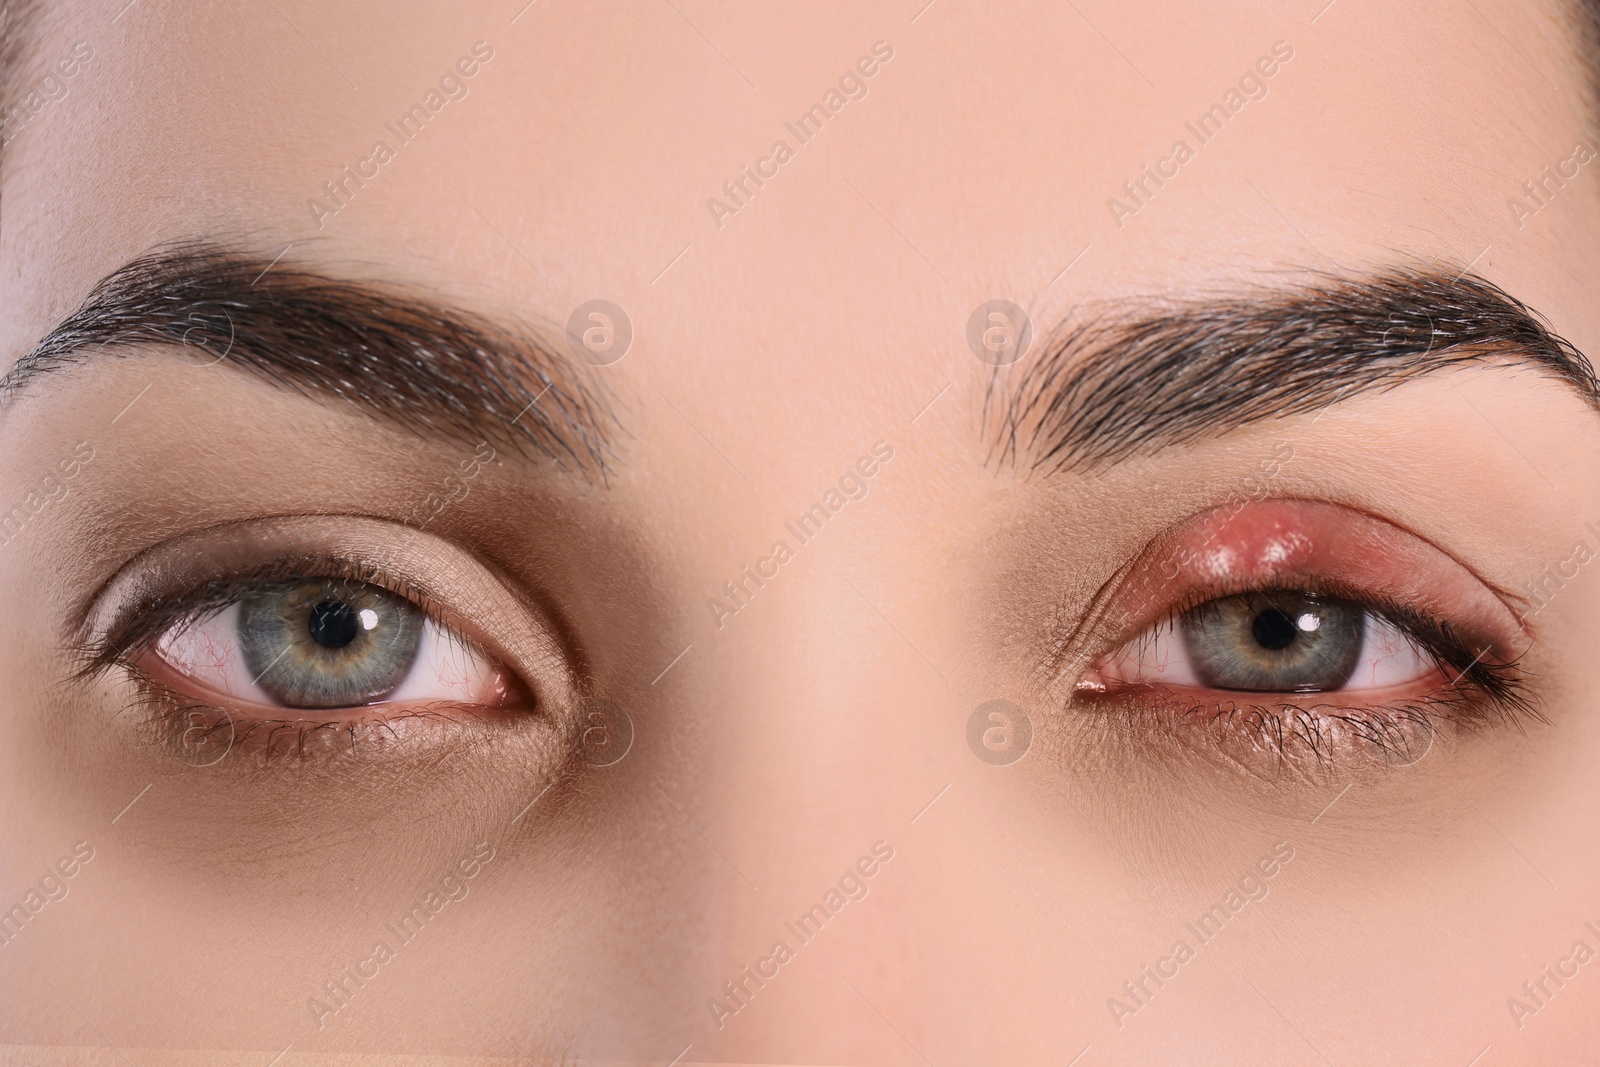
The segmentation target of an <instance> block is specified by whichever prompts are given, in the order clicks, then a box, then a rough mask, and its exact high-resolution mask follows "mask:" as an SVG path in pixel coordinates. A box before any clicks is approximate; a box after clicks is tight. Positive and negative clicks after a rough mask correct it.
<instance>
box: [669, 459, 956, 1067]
mask: <svg viewBox="0 0 1600 1067" xmlns="http://www.w3.org/2000/svg"><path fill="white" fill-rule="evenodd" d="M895 461H896V460H895V454H894V452H893V450H892V448H891V447H890V446H888V445H887V444H884V445H883V446H882V447H880V448H879V449H878V451H877V454H876V456H874V453H873V451H872V449H871V446H870V444H869V445H868V446H867V447H866V448H864V449H862V450H861V454H860V455H850V456H848V457H847V458H846V459H844V460H842V461H840V462H838V463H837V467H838V470H837V471H836V472H832V474H831V476H830V477H825V478H823V479H820V480H819V479H817V478H815V477H814V476H810V475H809V474H807V475H800V476H797V477H796V478H795V479H794V480H793V485H792V486H790V487H788V488H785V489H773V490H770V491H769V492H770V495H772V496H773V497H774V498H779V499H785V500H794V501H797V503H794V504H790V505H786V506H780V507H779V508H774V509H772V512H773V513H775V514H776V515H777V516H778V517H777V519H776V520H775V521H769V525H771V526H772V533H771V537H770V540H769V541H768V542H762V541H757V542H756V543H758V544H764V547H763V549H762V551H761V552H760V554H759V555H755V556H754V557H753V558H751V559H748V560H738V561H737V562H736V565H735V566H732V567H730V568H728V569H729V571H730V573H729V576H728V577H727V578H725V579H723V580H722V581H721V582H720V583H718V586H717V591H719V592H721V593H722V596H721V597H712V598H711V601H710V603H708V604H707V608H706V618H707V624H708V625H709V626H710V633H709V635H708V637H707V638H706V656H705V658H704V659H703V660H702V661H701V664H700V666H699V669H698V670H697V672H696V678H697V682H696V688H700V687H702V686H703V687H704V688H703V689H702V690H701V691H702V696H701V698H700V699H701V701H702V704H701V711H700V714H702V715H703V716H704V717H705V720H706V721H707V723H708V725H709V728H708V729H707V730H706V735H707V736H708V737H709V738H711V739H712V742H711V749H712V750H711V751H710V752H709V753H708V754H707V761H708V762H707V765H706V768H705V772H704V777H703V785H702V792H701V793H700V795H699V798H698V803H699V804H700V806H701V807H700V811H701V813H702V815H703V818H704V824H703V827H702V829H703V831H704V835H703V836H704V837H705V839H706V840H705V841H704V842H702V844H703V845H704V847H707V848H715V849H716V850H717V851H718V852H719V853H721V861H722V866H723V868H724V875H725V879H724V890H723V892H722V893H721V894H720V899H719V900H718V901H717V903H716V905H715V906H716V907H717V908H718V909H720V912H721V914H719V915H717V916H715V917H713V922H712V925H713V926H714V927H715V928H716V929H717V931H718V938H719V941H720V946H721V961H722V962H721V970H720V972H718V974H717V978H716V981H715V983H714V985H713V986H712V988H708V989H706V990H705V991H704V995H703V996H701V997H699V998H697V999H698V1000H699V1001H700V1002H701V1004H702V1005H703V1011H704V1015H703V1018H702V1019H701V1020H700V1023H701V1024H703V1025H704V1027H705V1028H706V1029H705V1031H704V1032H705V1033H706V1035H707V1038H708V1040H714V1041H716V1042H719V1043H718V1044H716V1045H713V1046H711V1047H713V1048H716V1049H717V1050H718V1051H719V1053H725V1054H731V1055H749V1056H752V1057H758V1056H761V1055H769V1054H770V1053H771V1052H772V1051H773V1050H775V1049H792V1050H794V1051H795V1053H796V1054H799V1055H802V1056H815V1055H819V1054H821V1053H822V1052H823V1051H825V1050H830V1049H831V1050H833V1055H834V1056H836V1057H837V1056H847V1057H851V1058H854V1059H856V1060H861V1058H862V1057H865V1058H866V1061H870V1062H896V1061H895V1060H894V1058H893V1057H895V1056H898V1055H899V1052H898V1051H894V1050H893V1049H892V1044H893V1042H896V1041H898V1038H896V1037H895V1034H894V1031H893V1029H892V1028H889V1027H885V1026H884V1024H883V1021H882V1020H881V1018H879V1017H878V1016H877V1014H876V1013H875V1011H874V1009H873V1008H872V1007H871V1005H870V1004H869V1003H867V1002H866V1001H864V1000H863V999H862V996H861V991H862V990H864V989H866V988H867V987H870V986H876V985H880V984H881V982H882V976H883V975H884V974H886V973H887V974H893V975H895V976H896V977H895V981H896V983H897V984H909V983H910V982H911V980H912V979H911V976H912V975H913V974H914V973H915V968H914V966H913V965H912V958H911V946H912V945H913V941H914V939H913V937H912V932H911V930H910V929H909V926H908V925H907V924H906V923H905V922H904V921H903V919H902V916H903V915H904V908H903V897H904V895H905V893H906V891H907V886H908V881H907V879H906V878H904V877H902V876H901V871H902V868H903V867H904V866H905V864H904V863H903V860H902V856H903V854H904V849H905V847H906V845H907V832H908V831H910V830H912V829H913V827H912V826H911V824H910V818H911V817H912V816H913V815H914V814H916V812H915V810H914V807H915V805H913V804H912V798H914V797H917V796H920V794H922V793H924V792H926V793H928V794H929V795H931V794H932V793H933V792H934V791H935V789H936V787H937V784H938V783H933V785H934V787H935V788H928V782H931V780H932V777H933V776H934V773H935V772H933V771H931V770H923V767H924V766H925V765H926V764H927V762H928V761H927V759H926V755H925V751H924V750H925V748H926V746H925V744H924V743H923V742H922V741H921V740H919V739H918V735H919V729H918V726H917V723H918V721H919V720H923V719H925V718H926V717H927V714H928V709H929V708H930V707H935V706H939V705H941V704H943V703H947V702H948V700H949V696H948V692H947V691H946V686H945V684H944V682H943V681H942V680H941V678H940V677H939V675H938V673H937V672H936V671H935V670H933V669H930V665H929V663H928V662H927V661H925V660H924V659H923V658H922V656H921V654H920V653H919V652H918V651H917V650H916V649H915V648H914V647H913V646H912V645H911V644H909V643H908V640H907V635H906V634H905V632H903V628H901V627H900V626H899V624H897V623H896V622H895V614H896V612H897V611H898V610H900V609H901V605H902V604H903V603H905V602H906V600H907V599H908V593H907V588H906V585H905V581H906V578H905V576H904V575H903V574H901V573H900V572H899V570H898V568H897V567H896V566H895V561H894V553H893V551H892V548H893V546H892V542H886V540H885V538H884V530H885V529H893V527H894V525H895V524H894V522H893V519H892V516H893V514H894V511H895V508H896V502H895V500H894V496H895V494H894V492H893V491H892V486H891V483H890V482H889V481H888V480H887V479H886V478H885V477H884V475H885V473H886V471H887V470H889V469H891V468H892V466H893V464H894V462H895ZM813 483H815V484H813ZM747 540H748V539H747ZM912 640H915V639H912ZM924 779H927V781H924ZM926 799H927V798H926V797H923V798H922V800H923V801H925V800H926ZM920 802H921V801H919V803H920ZM696 843H697V842H693V841H691V845H693V844H696ZM874 1057H876V1058H874ZM817 1062H823V1061H821V1060H819V1061H817Z"/></svg>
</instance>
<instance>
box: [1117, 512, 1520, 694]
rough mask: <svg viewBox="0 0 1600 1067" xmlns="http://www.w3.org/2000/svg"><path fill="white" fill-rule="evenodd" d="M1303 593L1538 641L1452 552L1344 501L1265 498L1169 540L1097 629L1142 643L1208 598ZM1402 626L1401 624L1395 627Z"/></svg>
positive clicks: (1496, 650)
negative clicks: (1153, 629)
mask: <svg viewBox="0 0 1600 1067" xmlns="http://www.w3.org/2000/svg"><path fill="white" fill-rule="evenodd" d="M1265 588H1286V589H1287V588H1295V589H1301V590H1304V591H1306V592H1312V593H1320V594H1323V595H1328V596H1342V597H1345V598H1347V599H1350V600H1354V601H1365V602H1368V603H1372V602H1381V603H1382V604H1385V605H1388V606H1390V607H1391V608H1393V609H1395V610H1397V611H1399V612H1401V613H1404V614H1405V615H1407V616H1409V617H1412V618H1415V619H1441V620H1444V619H1447V620H1451V623H1450V625H1451V628H1452V630H1453V631H1454V636H1455V638H1456V640H1457V641H1458V642H1460V643H1465V644H1472V645H1474V646H1475V651H1482V650H1483V649H1485V648H1487V649H1488V651H1487V652H1485V653H1484V658H1485V659H1488V660H1491V661H1493V662H1501V663H1504V662H1510V661H1512V660H1515V659H1517V658H1518V657H1519V656H1520V654H1521V653H1522V652H1523V651H1524V650H1525V649H1526V648H1527V647H1528V645H1529V644H1530V643H1531V636H1530V634H1529V633H1528V631H1527V629H1526V628H1525V627H1524V625H1522V624H1520V623H1519V615H1518V613H1517V612H1516V611H1514V610H1513V608H1512V606H1511V604H1510V603H1508V600H1511V601H1514V600H1515V598H1514V597H1510V596H1509V595H1507V594H1503V593H1498V592H1497V591H1494V590H1492V589H1491V588H1490V587H1489V586H1488V585H1487V584H1486V583H1485V582H1484V581H1483V580H1481V579H1480V578H1478V577H1477V576H1476V575H1474V574H1473V573H1472V572H1471V571H1470V570H1468V569H1467V567H1466V566H1465V565H1463V564H1462V563H1460V562H1459V561H1457V560H1456V559H1454V558H1453V557H1451V556H1450V555H1449V554H1447V553H1446V552H1444V551H1443V550H1442V549H1439V548H1437V547H1435V546H1434V545H1432V544H1430V543H1428V542H1427V541H1424V540H1423V539H1422V538H1420V537H1418V536H1417V535H1415V534H1413V533H1411V532H1409V531H1407V530H1404V529H1402V528H1400V527H1398V526H1395V525H1393V524H1392V523H1389V522H1385V521H1384V520H1382V519H1379V518H1376V517H1374V516H1372V515H1368V514H1365V513H1363V512H1359V511H1355V510H1353V509H1351V508H1347V507H1344V506H1341V505H1338V504H1330V503H1326V502H1322V501H1313V500H1266V501H1262V502H1259V503H1250V504H1246V505H1245V506H1243V507H1240V508H1228V507H1224V508H1218V509H1215V510H1213V511H1209V512H1206V513H1203V514H1201V515H1198V516H1195V517H1194V518H1192V519H1190V520H1188V521H1186V522H1184V523H1183V524H1181V525H1179V526H1178V527H1176V528H1174V529H1173V530H1171V531H1169V532H1167V533H1166V534H1164V535H1162V536H1161V537H1158V538H1157V539H1156V540H1155V541H1154V542H1152V543H1151V545H1150V546H1149V547H1147V548H1146V549H1145V551H1144V552H1143V553H1141V555H1140V557H1139V558H1138V559H1137V560H1136V561H1135V562H1134V564H1133V565H1132V566H1131V567H1129V568H1128V569H1127V571H1126V572H1125V573H1124V575H1123V577H1122V579H1121V580H1120V581H1119V582H1117V583H1116V585H1115V588H1113V589H1109V590H1107V595H1106V597H1105V598H1104V603H1103V606H1102V610H1101V619H1100V620H1099V622H1098V625H1097V627H1096V629H1097V630H1099V631H1100V632H1102V633H1116V634H1117V635H1118V636H1121V637H1131V636H1132V635H1133V634H1135V633H1137V632H1139V631H1140V630H1143V629H1144V628H1145V627H1147V626H1149V625H1151V624H1152V623H1154V622H1156V621H1158V620H1159V619H1161V618H1163V617H1165V616H1167V615H1170V614H1173V613H1175V612H1179V611H1183V610H1186V609H1188V608H1191V607H1194V606H1196V605H1198V604H1200V603H1202V602H1204V601H1206V600H1210V599H1213V598H1216V597H1220V596H1227V595H1231V594H1235V593H1245V592H1251V591H1253V590H1259V589H1265ZM1396 621H1401V620H1398V619H1397V620H1396Z"/></svg>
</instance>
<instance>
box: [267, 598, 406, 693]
mask: <svg viewBox="0 0 1600 1067" xmlns="http://www.w3.org/2000/svg"><path fill="white" fill-rule="evenodd" d="M424 621H425V616H424V615H423V613H422V612H421V610H419V609H418V608H417V607H416V605H414V604H412V603H411V602H410V601H408V600H406V599H404V598H403V597H399V596H396V595H394V594H393V593H390V592H388V591H387V590H384V589H380V588H379V587H377V586H375V585H371V584H369V583H367V582H359V581H353V580H346V579H325V580H317V581H307V582H295V583H292V584H288V585H283V586H278V587H275V588H273V589H270V590H267V591H265V592H262V593H259V594H257V595H255V596H252V597H248V598H246V599H244V600H243V601H241V602H240V605H239V647H240V649H241V650H242V652H243V654H244V661H245V666H246V667H247V668H248V670H249V671H250V674H251V676H252V677H253V678H254V679H255V682H256V684H257V685H259V686H260V687H261V688H262V690H263V691H265V692H266V693H267V695H268V696H270V697H272V698H273V699H274V700H277V701H279V702H280V703H282V704H285V705H288V706H289V707H293V708H340V707H351V706H354V705H359V704H368V703H371V702H372V701H375V700H380V699H382V698H383V697H386V696H388V695H389V694H390V693H392V692H394V690H395V689H396V688H397V687H398V686H399V685H400V683H401V682H403V681H404V680H405V678H406V675H407V674H409V673H410V672H411V667H412V665H413V663H415V661H416V658H417V648H418V645H419V644H420V643H421V640H422V630H423V623H424Z"/></svg>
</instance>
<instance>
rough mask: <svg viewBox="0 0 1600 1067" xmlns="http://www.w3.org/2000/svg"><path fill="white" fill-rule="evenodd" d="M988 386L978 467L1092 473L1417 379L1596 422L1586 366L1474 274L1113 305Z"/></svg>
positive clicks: (1358, 279)
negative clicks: (1559, 399) (1533, 400)
mask: <svg viewBox="0 0 1600 1067" xmlns="http://www.w3.org/2000/svg"><path fill="white" fill-rule="evenodd" d="M1051 336H1052V340H1051V341H1049V342H1048V343H1047V344H1045V345H1044V346H1043V349H1042V351H1041V352H1040V353H1039V354H1038V355H1036V356H1034V357H1032V359H1030V360H1029V361H1028V362H1027V363H1026V364H1025V365H1024V366H1023V367H1022V368H1020V373H1019V374H1018V376H1017V378H1016V379H1015V381H1014V382H1013V383H1011V384H1010V385H1009V387H1007V388H1000V387H998V386H997V387H996V388H995V391H994V394H995V397H996V398H997V402H998V417H997V418H993V419H991V422H990V425H991V429H992V430H993V431H994V437H993V440H992V448H993V458H994V459H996V460H997V461H999V462H1002V463H1010V464H1014V465H1017V466H1020V467H1022V468H1024V469H1028V470H1032V471H1037V472H1040V473H1043V474H1050V473H1055V472H1062V471H1072V470H1077V471H1092V470H1096V469H1099V468H1102V467H1104V466H1106V465H1108V464H1113V463H1118V462H1121V461H1123V460H1126V459H1130V458H1133V457H1135V456H1141V455H1149V454H1152V453H1154V452H1157V451H1159V450H1161V449H1163V448H1166V447H1169V446H1172V445H1180V444H1186V443H1189V442H1193V441H1199V440H1204V439H1209V438H1213V437H1218V436H1221V435H1222V434H1224V433H1227V432H1228V431H1230V430H1233V429H1237V428H1239V427H1242V426H1246V425H1250V424H1252V423H1256V422H1261V421H1264V420H1268V419H1277V418H1284V417H1287V416H1291V415H1305V414H1311V413H1314V412H1317V411H1321V410H1323V409H1325V408H1327V407H1329V406H1331V405H1333V404H1337V403H1340V402H1341V401H1344V400H1347V399H1349V398H1351V397H1355V396H1359V395H1362V394H1367V393H1374V392H1382V391H1385V390H1388V389H1393V388H1396V387H1397V386H1400V385H1404V384H1405V383H1407V382H1410V381H1414V380H1416V379H1418V378H1420V377H1423V376H1425V375H1429V374H1435V373H1439V372H1441V371H1446V370H1450V369H1453V368H1458V367H1464V366H1469V365H1507V364H1518V365H1522V366H1526V367H1530V368H1532V369H1533V370H1535V371H1537V372H1538V373H1540V374H1541V375H1543V376H1545V377H1547V378H1550V379H1553V380H1555V381H1557V382H1560V383H1563V384H1565V385H1566V386H1569V387H1570V388H1572V389H1573V390H1575V391H1576V392H1577V393H1578V395H1579V396H1580V397H1582V398H1583V399H1584V401H1585V402H1587V403H1588V404H1589V405H1590V407H1593V408H1595V409H1596V410H1600V384H1597V382H1596V378H1595V371H1594V367H1593V366H1592V365H1591V364H1590V362H1589V360H1588V358H1587V357H1585V356H1584V355H1583V353H1581V352H1579V351H1578V349H1577V348H1575V347H1574V346H1573V345H1572V344H1571V343H1569V342H1568V341H1566V340H1565V339H1564V338H1562V337H1560V336H1559V335H1558V334H1556V333H1555V332H1554V331H1552V330H1551V329H1550V327H1549V326H1547V325H1546V324H1545V323H1544V322H1543V321H1542V320H1541V319H1540V317H1539V316H1538V314H1537V313H1535V312H1534V311H1533V310H1532V309H1530V308H1528V307H1527V306H1526V305H1525V304H1523V303H1522V302H1521V301H1519V300H1517V299H1516V298H1515V297H1513V296H1511V295H1510V294H1508V293H1506V292H1505V291H1504V290H1502V289H1500V288H1499V287H1498V286H1496V285H1494V284H1493V283H1491V282H1488V281H1486V280H1484V279H1482V278H1479V277H1477V276H1475V275H1469V274H1458V275H1455V276H1453V277H1452V276H1451V274H1450V273H1449V272H1448V271H1445V270H1442V269H1395V270H1391V271H1387V272H1383V273H1373V274H1360V275H1351V276H1344V277H1328V276H1322V277H1319V278H1318V279H1316V280H1314V281H1313V282H1312V283H1310V284H1307V285H1303V286H1298V287H1291V288H1276V289H1256V290H1248V291H1244V292H1240V293H1236V294H1234V295H1231V296H1224V297H1222V298H1189V299H1185V300H1179V301H1176V302H1167V303H1161V304H1157V305H1155V306H1154V307H1145V306H1140V307H1136V308H1134V309H1133V310H1132V311H1131V312H1130V311H1129V310H1127V309H1126V308H1124V307H1119V308H1117V309H1113V310H1111V311H1109V312H1106V313H1102V314H1099V315H1090V316H1088V317H1087V318H1085V319H1083V320H1080V321H1072V320H1071V319H1070V317H1069V321H1068V322H1067V323H1065V324H1063V325H1062V326H1061V327H1059V328H1058V329H1057V330H1056V331H1055V332H1054V333H1053V334H1052V335H1051Z"/></svg>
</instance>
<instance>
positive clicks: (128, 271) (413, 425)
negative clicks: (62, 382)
mask: <svg viewBox="0 0 1600 1067" xmlns="http://www.w3.org/2000/svg"><path fill="white" fill-rule="evenodd" d="M151 347H157V348H166V349H173V348H179V349H182V348H188V349H191V350H194V351H196V352H198V353H199V354H200V355H201V356H202V357H203V358H204V359H205V360H206V361H207V362H211V361H215V362H216V364H217V366H218V369H219V370H220V369H223V368H227V367H231V368H234V369H235V370H237V371H240V372H243V373H247V374H251V375H254V376H255V377H257V378H260V379H263V380H265V381H267V382H268V383H270V384H272V385H274V386H277V387H279V388H285V389H289V390H292V391H295V392H299V393H302V394H304V395H308V396H311V397H313V398H316V399H320V400H324V401H331V402H335V403H347V404H349V405H350V406H352V407H353V408H355V409H356V410H359V411H361V412H364V413H365V414H367V415H370V416H374V417H377V418H380V419H383V420H385V421H387V422H390V423H393V424H395V425H398V426H400V427H402V428H404V429H406V430H409V431H412V432H415V433H419V434H422V435H425V436H439V437H445V438H451V439H462V440H467V441H479V440H484V439H491V440H496V441H499V442H503V443H506V444H508V445H510V446H512V447H517V446H522V445H526V446H529V447H531V448H533V449H534V450H535V451H537V452H540V453H542V454H544V455H547V456H549V457H551V458H552V459H555V460H557V461H559V462H561V463H563V464H565V465H566V466H567V467H569V468H574V469H577V470H580V471H582V472H585V473H588V474H591V475H598V476H600V477H602V478H603V477H604V475H605V473H606V471H607V469H608V467H609V463H610V460H611V458H612V455H613V454H612V451H611V448H610V446H609V444H608V442H609V440H610V439H611V437H612V435H613V433H614V431H615V429H616V426H615V419H614V417H613V415H612V414H611V410H610V408H609V406H608V405H607V404H606V403H605V399H604V396H603V393H602V391H601V390H600V388H599V386H598V384H597V382H596V381H595V379H594V377H593V375H592V374H591V373H588V368H586V367H584V366H582V365H580V364H579V363H578V362H577V361H576V360H575V359H573V358H572V357H570V356H568V355H567V354H565V353H563V352H561V351H560V350H558V348H557V347H556V346H555V345H553V344H551V343H549V342H548V341H546V340H544V339H542V338H541V337H539V336H538V335H536V334H534V333H532V332H530V331H527V330H525V329H514V328H512V327H510V326H507V325H504V324H501V323H498V322H495V321H492V320H490V319H488V318H485V317H483V316H481V315H478V314H475V313H472V312H469V311H467V310H464V309H462V308H458V307H454V306H451V305H449V304H446V303H444V302H441V301H437V300H433V299H430V298H427V297H425V296H422V295H420V294H418V293H416V292H415V291H412V290H408V289H402V288H399V287H392V286H386V285H378V284H373V283H370V282H359V281H350V280H346V279H341V278H337V277H334V276H331V275H328V274H324V273H321V272H319V271H317V270H315V269H312V268H310V267H307V266H304V265H301V264H294V263H287V262H275V261H271V260H269V259H267V258H265V257H259V256H256V255H253V254H251V253H249V252H245V251H238V250H233V249H230V248H227V247H223V246H219V245H215V244H206V243H188V244H181V245H176V246H169V247H165V248H162V249H159V250H157V251H155V252H152V253H149V254H147V255H144V256H141V257H139V258H138V259H135V260H133V261H132V262H130V263H128V264H126V265H125V266H123V267H121V268H119V269H118V270H116V271H114V272H113V273H111V274H110V275H108V276H107V277H106V278H105V279H104V280H103V281H101V282H100V283H99V284H98V285H97V286H96V287H95V288H94V290H93V291H92V292H91V293H90V294H89V296H88V298H87V299H86V300H85V301H84V303H83V304H82V306H80V307H79V308H78V310H77V311H75V312H73V313H72V314H71V315H69V316H67V318H66V319H64V320H62V322H61V323H60V324H59V325H57V326H56V327H55V328H54V329H53V330H51V331H50V333H49V334H48V335H47V336H46V337H45V338H44V340H43V341H41V342H40V343H39V344H38V346H36V347H35V348H34V349H33V351H31V352H29V353H27V354H26V355H24V356H23V357H22V358H21V359H19V360H18V361H17V363H16V364H15V365H14V366H13V367H12V369H11V371H10V372H9V373H8V374H6V375H5V377H4V378H3V379H0V411H3V409H4V407H5V406H8V405H10V404H13V403H15V402H16V400H17V398H18V396H19V394H21V393H22V392H23V391H24V390H25V389H26V388H27V387H28V386H30V385H32V384H33V383H34V382H36V381H38V380H39V379H40V378H41V377H44V376H46V375H48V374H52V373H55V372H58V371H60V370H62V369H65V368H68V367H75V366H80V365H83V364H86V363H89V362H90V361H92V360H94V359H99V358H105V357H107V356H114V355H116V354H117V353H119V352H133V351H138V350H140V349H149V348H151Z"/></svg>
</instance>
